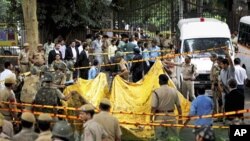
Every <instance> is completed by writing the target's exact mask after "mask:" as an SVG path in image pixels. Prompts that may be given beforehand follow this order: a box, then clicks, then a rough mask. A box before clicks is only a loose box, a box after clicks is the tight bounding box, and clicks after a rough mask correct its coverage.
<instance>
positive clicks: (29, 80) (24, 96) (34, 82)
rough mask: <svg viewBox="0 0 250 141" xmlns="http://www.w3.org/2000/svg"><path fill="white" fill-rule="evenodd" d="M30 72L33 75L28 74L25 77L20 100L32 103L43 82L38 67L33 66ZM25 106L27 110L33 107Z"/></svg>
mask: <svg viewBox="0 0 250 141" xmlns="http://www.w3.org/2000/svg"><path fill="white" fill-rule="evenodd" d="M30 73H31V75H29V76H27V77H26V78H25V79H24V85H23V87H22V91H21V96H20V100H21V102H23V103H29V104H32V103H33V101H34V99H35V96H36V93H37V91H38V90H39V89H40V87H41V83H40V78H39V76H38V73H39V72H38V70H37V68H35V67H31V69H30ZM25 108H26V109H27V110H31V107H29V106H25Z"/></svg>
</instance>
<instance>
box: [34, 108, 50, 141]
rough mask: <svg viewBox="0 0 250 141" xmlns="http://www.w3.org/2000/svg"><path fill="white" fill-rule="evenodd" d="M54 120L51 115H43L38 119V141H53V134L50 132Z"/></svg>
mask: <svg viewBox="0 0 250 141" xmlns="http://www.w3.org/2000/svg"><path fill="white" fill-rule="evenodd" d="M51 122H52V118H51V116H50V115H49V114H46V113H42V114H40V115H39V117H38V128H39V129H40V134H39V136H38V138H37V139H36V141H52V138H51V137H52V132H51V131H50V126H51Z"/></svg>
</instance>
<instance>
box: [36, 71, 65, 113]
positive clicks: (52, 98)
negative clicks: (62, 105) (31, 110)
mask: <svg viewBox="0 0 250 141" xmlns="http://www.w3.org/2000/svg"><path fill="white" fill-rule="evenodd" d="M43 82H45V84H44V85H43V86H42V87H41V88H40V89H39V90H38V92H37V94H36V97H35V100H34V104H38V105H50V106H59V103H58V99H61V100H65V101H67V100H68V98H69V97H70V95H68V96H67V97H66V96H64V95H63V94H62V93H61V91H60V90H59V89H57V88H55V87H54V86H53V83H52V82H53V76H52V74H50V73H45V74H44V80H43ZM35 111H37V112H45V113H55V114H56V113H57V112H58V111H57V109H48V108H35Z"/></svg>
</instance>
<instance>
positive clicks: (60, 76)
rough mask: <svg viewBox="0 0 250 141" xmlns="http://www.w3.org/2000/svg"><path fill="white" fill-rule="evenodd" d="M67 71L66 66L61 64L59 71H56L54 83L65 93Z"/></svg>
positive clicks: (58, 67)
mask: <svg viewBox="0 0 250 141" xmlns="http://www.w3.org/2000/svg"><path fill="white" fill-rule="evenodd" d="M65 70H66V64H64V63H60V64H58V66H57V69H56V70H55V73H54V77H55V79H54V81H53V83H54V85H55V87H57V88H58V89H60V90H61V91H63V89H64V87H65V83H66V75H65V73H64V72H65Z"/></svg>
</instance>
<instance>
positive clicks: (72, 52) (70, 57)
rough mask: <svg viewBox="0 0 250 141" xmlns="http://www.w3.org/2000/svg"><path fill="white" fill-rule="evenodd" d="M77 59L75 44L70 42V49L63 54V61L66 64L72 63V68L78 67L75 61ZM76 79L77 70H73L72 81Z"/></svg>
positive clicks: (77, 52)
mask: <svg viewBox="0 0 250 141" xmlns="http://www.w3.org/2000/svg"><path fill="white" fill-rule="evenodd" d="M78 57H79V51H78V48H77V47H76V42H75V41H72V42H71V44H70V47H67V48H66V52H65V58H64V59H65V60H67V61H68V62H73V64H74V67H78V64H77V59H78ZM77 77H78V70H75V71H74V72H73V79H75V78H77Z"/></svg>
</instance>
